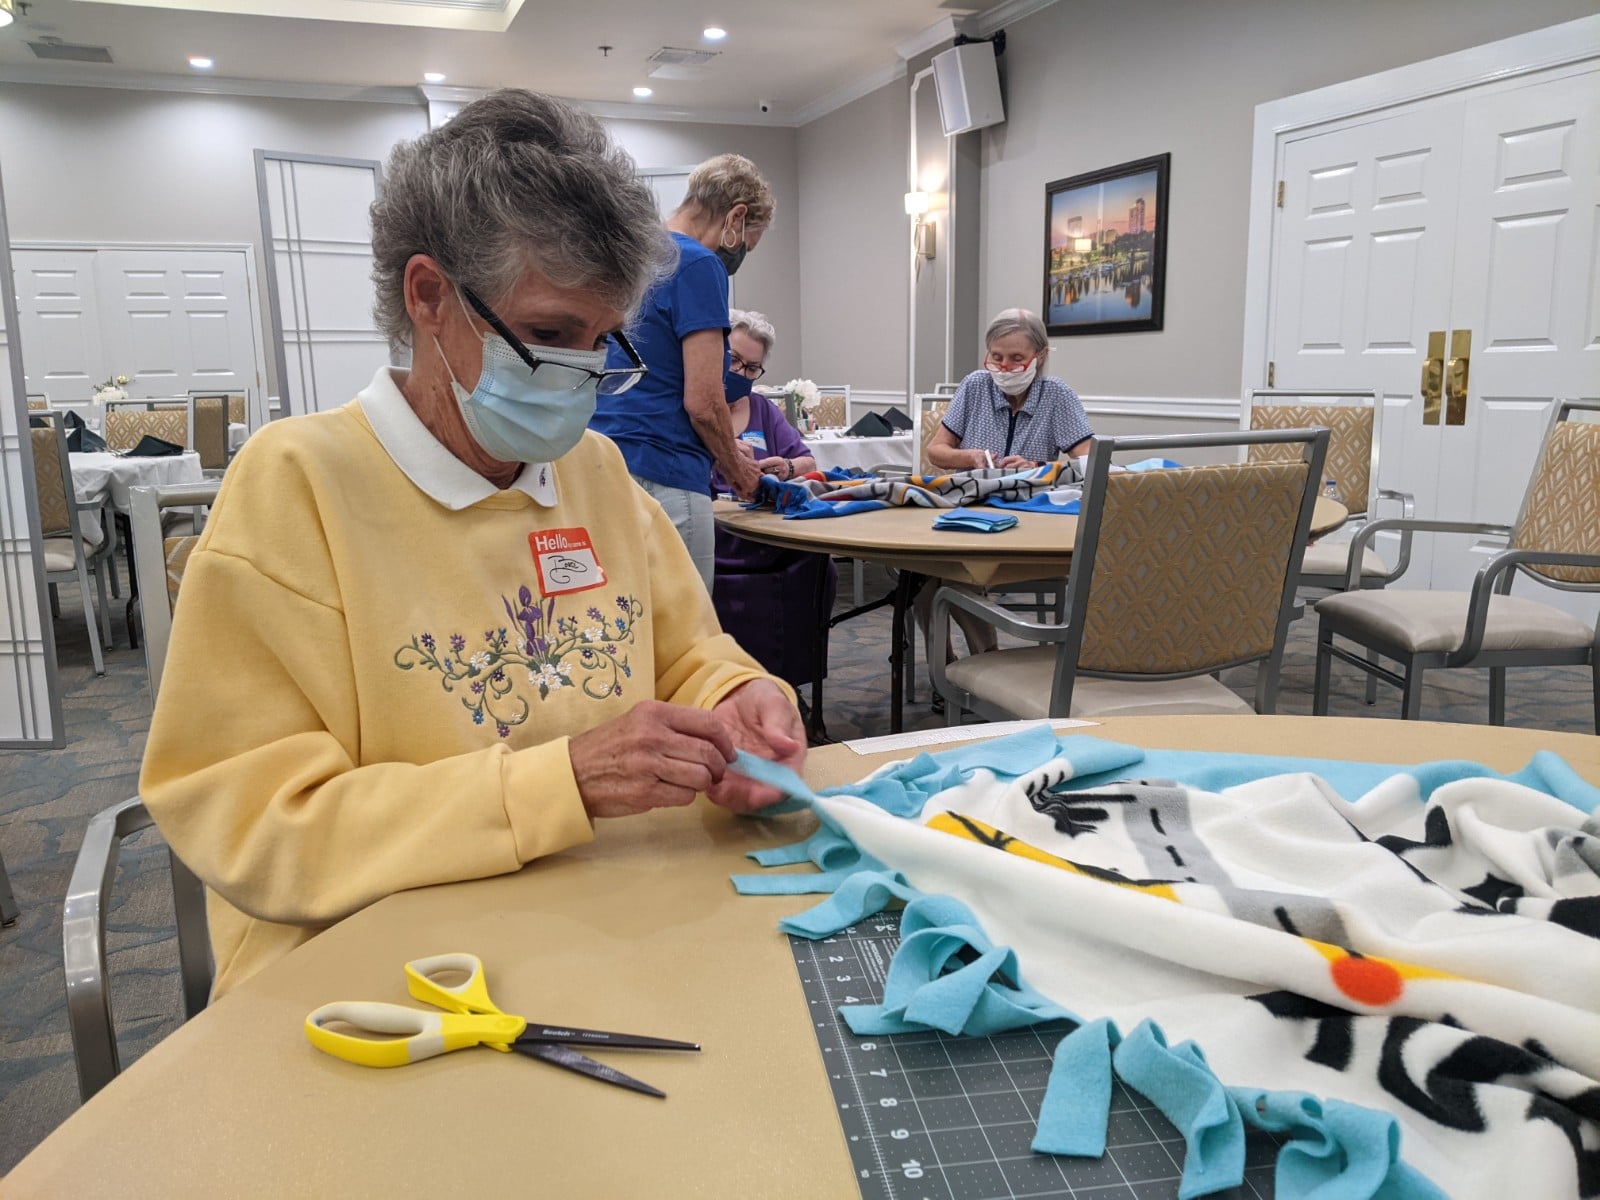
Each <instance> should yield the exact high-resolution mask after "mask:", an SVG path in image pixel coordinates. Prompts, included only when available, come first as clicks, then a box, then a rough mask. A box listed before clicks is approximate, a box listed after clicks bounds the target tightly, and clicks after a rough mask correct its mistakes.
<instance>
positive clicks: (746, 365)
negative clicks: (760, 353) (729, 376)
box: [728, 350, 767, 383]
mask: <svg viewBox="0 0 1600 1200" xmlns="http://www.w3.org/2000/svg"><path fill="white" fill-rule="evenodd" d="M728 370H730V371H732V372H733V373H734V374H735V375H743V376H744V377H745V378H746V379H748V380H750V381H751V382H752V383H754V382H755V381H756V380H757V379H760V378H761V377H762V376H763V375H765V374H766V373H767V369H766V368H765V367H763V366H762V365H761V364H760V363H753V362H745V360H744V359H742V358H740V357H739V356H738V355H737V354H735V353H734V352H733V351H732V350H729V351H728Z"/></svg>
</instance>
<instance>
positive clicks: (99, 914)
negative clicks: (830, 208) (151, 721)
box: [61, 480, 221, 1100]
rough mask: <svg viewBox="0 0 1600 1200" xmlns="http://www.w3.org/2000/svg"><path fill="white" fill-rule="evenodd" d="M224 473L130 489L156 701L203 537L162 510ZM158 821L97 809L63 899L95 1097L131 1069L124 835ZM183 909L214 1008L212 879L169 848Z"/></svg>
mask: <svg viewBox="0 0 1600 1200" xmlns="http://www.w3.org/2000/svg"><path fill="white" fill-rule="evenodd" d="M220 487H221V481H220V480H207V481H206V482H204V483H192V484H191V483H182V484H164V485H162V486H160V487H136V488H133V489H131V490H130V493H129V496H130V504H129V507H130V510H131V513H132V521H133V527H134V530H135V535H134V540H133V554H134V570H135V571H136V572H137V573H138V579H139V595H140V599H141V604H142V608H143V615H144V629H145V643H144V644H145V666H146V668H147V670H148V672H149V676H150V700H151V703H152V704H154V702H155V697H156V694H157V692H158V691H159V689H160V686H161V670H162V666H163V664H164V662H165V659H166V653H167V643H168V640H169V638H170V635H171V631H172V610H173V607H174V606H175V605H176V603H177V596H178V585H179V584H180V583H181V582H182V579H183V571H184V568H185V567H186V566H187V565H188V562H189V555H190V554H191V553H192V552H193V550H194V547H195V544H196V543H197V542H198V541H199V538H198V536H195V535H186V536H182V537H170V536H167V537H164V536H163V534H162V516H161V513H162V510H163V509H166V508H193V507H196V506H209V505H211V504H212V503H214V502H215V500H216V497H217V492H218V490H219V488H220ZM151 824H152V821H151V818H150V813H149V811H148V810H147V809H146V808H145V806H144V802H143V801H142V800H140V799H139V797H137V796H133V797H131V798H129V799H127V800H124V801H122V802H121V803H119V804H114V805H112V806H111V807H109V808H106V809H103V810H101V811H100V812H98V813H96V814H95V815H94V816H93V817H92V818H90V820H89V825H88V828H87V829H86V830H85V831H84V836H83V844H82V845H81V846H80V847H79V848H78V857H77V860H76V862H75V863H74V864H73V868H72V878H71V880H70V881H69V883H68V885H67V897H66V902H65V904H64V906H63V908H62V921H61V948H62V955H63V959H64V962H65V966H66V980H67V1027H68V1029H69V1031H70V1033H71V1035H72V1055H73V1059H74V1061H75V1062H76V1064H77V1072H78V1093H79V1095H80V1096H81V1097H82V1098H83V1099H84V1100H88V1099H89V1098H90V1097H91V1096H93V1095H94V1094H95V1093H96V1092H98V1091H99V1090H100V1089H101V1088H103V1087H104V1086H105V1085H106V1084H108V1083H110V1082H111V1080H112V1079H114V1078H115V1077H116V1076H117V1074H118V1073H119V1072H120V1071H121V1070H122V1061H121V1058H120V1056H119V1054H118V1051H117V1038H116V1020H115V1014H114V1011H113V1006H112V997H111V990H110V987H109V981H110V971H109V968H108V966H107V962H106V921H107V917H108V914H109V913H110V910H111V888H112V883H113V882H114V880H115V878H116V874H117V860H118V858H119V856H120V852H121V849H122V843H123V842H124V841H125V840H126V839H128V838H129V837H132V836H133V835H134V834H136V833H138V832H140V831H141V830H143V829H147V828H149V826H150V825H151ZM167 857H168V860H169V863H168V865H169V870H170V873H171V876H172V896H173V910H174V913H175V915H176V919H177V927H178V975H179V981H180V985H181V987H182V992H183V1016H184V1020H188V1019H189V1018H190V1017H192V1016H194V1015H195V1014H196V1013H198V1012H199V1011H200V1010H201V1009H203V1008H205V1006H206V1003H207V1001H208V999H209V998H210V994H211V979H212V962H211V942H210V937H209V934H208V931H207V927H206V908H205V904H206V898H205V886H204V885H203V884H202V883H201V882H200V880H199V878H198V877H196V876H195V874H194V872H192V871H190V870H189V868H188V867H186V866H185V865H184V864H183V862H182V861H181V860H180V859H179V858H178V856H177V855H175V854H173V853H172V852H171V851H170V849H169V850H168V853H167Z"/></svg>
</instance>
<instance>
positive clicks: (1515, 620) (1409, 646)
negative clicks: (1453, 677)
mask: <svg viewBox="0 0 1600 1200" xmlns="http://www.w3.org/2000/svg"><path fill="white" fill-rule="evenodd" d="M1575 412H1591V413H1596V414H1600V401H1565V402H1562V403H1560V404H1558V405H1557V406H1556V411H1555V414H1554V417H1553V419H1552V421H1551V425H1550V430H1549V433H1548V434H1547V435H1546V437H1545V442H1544V447H1543V449H1542V450H1541V452H1540V455H1539V461H1538V464H1537V465H1536V466H1535V467H1534V471H1533V476H1532V478H1531V479H1530V481H1529V484H1528V490H1527V492H1526V493H1525V495H1524V498H1523V504H1522V512H1521V514H1520V515H1519V516H1518V518H1517V523H1516V525H1515V526H1513V527H1512V528H1510V529H1507V528H1506V527H1504V526H1496V525H1487V524H1480V523H1478V522H1473V521H1431V520H1415V519H1407V518H1400V519H1390V520H1383V521H1375V522H1373V523H1371V524H1369V525H1368V526H1367V527H1366V528H1365V529H1363V530H1362V531H1361V532H1360V533H1359V534H1357V535H1356V538H1355V541H1354V542H1353V543H1352V545H1353V547H1354V548H1353V549H1352V550H1351V553H1352V554H1357V553H1361V552H1363V551H1364V550H1365V547H1366V543H1367V542H1368V541H1370V539H1371V538H1372V537H1374V536H1376V534H1378V533H1380V532H1383V531H1384V530H1386V529H1388V530H1399V531H1402V532H1403V533H1404V534H1407V535H1409V534H1413V533H1425V532H1434V533H1473V534H1489V535H1502V536H1503V535H1509V539H1510V540H1509V544H1508V546H1507V548H1506V549H1505V550H1504V551H1503V552H1501V553H1500V554H1498V555H1496V556H1495V557H1494V558H1492V559H1490V560H1489V562H1488V563H1487V564H1485V566H1484V567H1483V568H1482V569H1481V570H1480V571H1479V572H1478V576H1477V579H1476V580H1475V581H1474V583H1473V587H1472V590H1471V591H1466V592H1445V591H1437V592H1436V591H1401V590H1398V589H1388V588H1379V589H1373V588H1371V587H1370V586H1368V587H1366V588H1364V589H1363V590H1359V591H1349V592H1346V593H1344V594H1343V595H1336V596H1329V597H1328V598H1327V599H1325V600H1323V601H1321V602H1320V603H1319V604H1318V605H1317V616H1318V618H1319V628H1318V631H1317V675H1316V684H1315V693H1314V696H1313V700H1312V711H1313V712H1315V713H1318V714H1321V713H1326V712H1327V711H1328V697H1329V691H1330V686H1331V685H1330V674H1331V667H1332V661H1333V659H1335V658H1337V659H1339V660H1340V661H1341V662H1347V663H1351V664H1353V665H1355V666H1358V667H1360V668H1361V669H1362V670H1363V671H1365V672H1366V673H1367V675H1368V677H1369V679H1372V680H1377V679H1382V680H1384V681H1386V682H1388V683H1390V684H1393V685H1394V686H1396V687H1398V688H1400V689H1401V695H1402V700H1401V715H1402V716H1403V717H1404V718H1405V719H1406V720H1408V721H1414V720H1417V719H1418V718H1420V716H1421V713H1422V680H1423V674H1424V672H1426V671H1429V670H1435V669H1439V668H1454V667H1487V668H1488V669H1489V722H1490V724H1492V725H1503V724H1505V683H1506V679H1505V673H1506V668H1507V667H1514V666H1554V665H1560V664H1576V665H1586V666H1588V667H1589V669H1590V671H1591V672H1594V673H1595V714H1594V716H1595V732H1597V733H1600V669H1597V665H1596V658H1597V645H1600V641H1597V631H1596V630H1595V629H1593V628H1591V627H1590V626H1589V625H1587V624H1586V623H1585V622H1583V621H1580V620H1579V619H1578V618H1577V617H1574V616H1572V615H1571V614H1569V613H1566V612H1563V611H1562V610H1560V609H1558V608H1555V607H1553V606H1552V605H1548V604H1544V603H1541V602H1539V601H1537V600H1531V599H1527V598H1525V597H1521V596H1512V595H1511V594H1510V592H1511V585H1512V582H1513V581H1514V580H1515V578H1516V576H1517V574H1518V573H1519V572H1520V573H1522V574H1524V575H1526V576H1528V578H1530V579H1533V580H1535V581H1537V582H1539V583H1541V584H1544V585H1547V586H1550V587H1556V588H1560V589H1563V590H1567V591H1587V592H1594V591H1600V425H1597V424H1593V423H1590V422H1583V421H1577V420H1573V419H1571V418H1572V414H1573V413H1575ZM1403 570H1404V568H1403V567H1402V569H1401V571H1397V572H1395V574H1396V576H1398V575H1400V574H1401V573H1402V572H1403ZM1336 639H1337V640H1336ZM1341 641H1342V642H1348V643H1354V644H1355V645H1356V646H1358V647H1360V648H1361V653H1359V654H1358V653H1356V652H1354V651H1352V650H1351V649H1349V648H1347V647H1346V646H1345V645H1343V644H1341ZM1380 657H1383V658H1390V659H1393V660H1395V661H1396V662H1397V663H1398V664H1399V666H1398V669H1397V670H1395V669H1390V668H1389V667H1386V666H1384V665H1382V664H1381V662H1380Z"/></svg>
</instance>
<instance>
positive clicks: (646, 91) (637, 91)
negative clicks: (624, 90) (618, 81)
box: [633, 87, 656, 100]
mask: <svg viewBox="0 0 1600 1200" xmlns="http://www.w3.org/2000/svg"><path fill="white" fill-rule="evenodd" d="M633 94H634V95H635V96H637V97H639V99H641V100H644V99H647V98H648V97H650V96H654V95H655V94H656V91H655V89H654V88H647V87H636V88H634V89H633Z"/></svg>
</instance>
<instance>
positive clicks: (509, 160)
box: [370, 88, 676, 346]
mask: <svg viewBox="0 0 1600 1200" xmlns="http://www.w3.org/2000/svg"><path fill="white" fill-rule="evenodd" d="M370 216H371V220H372V281H373V284H374V287H375V289H376V292H377V299H376V301H375V303H374V307H373V311H374V315H375V316H376V317H377V321H378V327H379V328H380V329H381V330H383V332H384V333H385V334H387V335H388V337H389V340H390V342H391V343H393V344H394V345H396V346H402V345H406V344H408V343H409V342H410V340H411V332H412V330H411V317H410V314H409V313H407V312H406V298H405V271H406V264H407V263H408V262H409V261H410V260H411V258H412V256H413V255H416V254H426V255H429V256H431V257H432V258H434V259H436V260H437V261H438V263H439V265H440V266H441V267H443V268H444V270H445V273H446V274H448V275H449V276H450V278H451V279H452V280H454V281H455V282H457V283H460V284H465V285H466V286H468V287H470V288H471V289H472V290H473V291H475V292H477V293H478V294H479V295H480V296H482V297H483V298H484V300H485V301H486V302H488V303H489V304H493V303H494V302H495V301H496V300H498V299H500V298H503V297H504V296H505V295H506V294H507V293H508V292H510V290H511V289H512V288H513V287H514V286H515V285H516V282H517V281H518V280H519V279H520V278H521V277H522V275H523V273H524V272H525V271H526V270H528V268H530V267H532V268H534V269H536V270H538V271H539V272H540V273H541V274H543V275H544V276H545V278H547V279H548V280H550V282H551V283H553V284H555V285H556V286H557V287H564V288H577V287H584V288H590V289H592V290H593V291H594V292H595V293H596V295H598V296H599V297H601V298H602V299H603V300H604V301H605V302H606V303H607V304H610V305H612V306H613V307H615V308H620V309H622V310H623V311H624V312H628V313H631V312H632V311H633V310H634V309H635V308H636V307H637V306H638V304H639V301H640V300H641V299H642V298H643V296H644V293H645V291H646V289H647V288H649V286H650V285H651V284H652V283H653V282H654V281H655V280H656V279H657V278H658V277H659V276H660V275H661V274H663V273H664V272H666V271H668V270H670V269H671V266H672V264H673V262H674V261H675V260H676V254H675V253H674V251H673V247H672V244H671V242H669V241H668V239H667V236H666V232H665V230H663V228H662V226H661V219H660V214H659V212H658V210H657V207H656V201H655V197H654V195H653V194H652V192H651V191H650V188H649V187H648V185H646V184H645V183H643V182H642V181H641V180H640V179H639V177H638V176H637V174H636V173H635V171H634V165H633V160H632V159H631V158H629V157H628V155H627V154H625V153H624V152H623V151H622V150H620V149H618V148H617V147H616V146H614V145H612V143H611V140H610V138H609V137H607V135H606V131H605V128H604V127H603V126H602V125H601V124H600V122H599V121H597V120H596V119H595V118H594V117H592V116H590V115H589V114H587V113H584V112H581V111H579V110H578V109H576V108H574V107H573V106H572V105H570V104H565V103H563V102H562V101H560V100H555V99H552V98H551V97H549V96H541V95H539V94H537V93H535V92H529V91H523V90H522V89H520V88H505V89H502V90H500V91H496V92H491V93H490V94H489V95H487V96H484V97H483V98H482V99H479V100H474V101H473V102H472V103H471V104H469V105H467V106H466V107H465V108H463V109H462V110H461V111H460V112H459V113H457V114H456V116H455V117H454V118H453V119H452V120H451V121H450V122H449V123H448V124H445V125H442V126H440V127H439V128H437V129H431V130H429V131H428V132H427V133H425V134H423V135H422V136H421V137H419V138H417V139H416V140H415V141H411V142H402V143H400V144H399V145H398V146H396V147H395V148H394V151H393V153H391V154H390V155H389V163H388V166H387V167H386V168H385V173H384V178H383V186H382V188H381V190H380V191H379V193H378V198H377V199H376V200H374V201H373V202H372V208H371V210H370Z"/></svg>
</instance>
